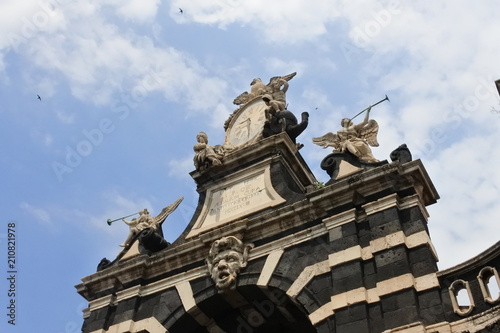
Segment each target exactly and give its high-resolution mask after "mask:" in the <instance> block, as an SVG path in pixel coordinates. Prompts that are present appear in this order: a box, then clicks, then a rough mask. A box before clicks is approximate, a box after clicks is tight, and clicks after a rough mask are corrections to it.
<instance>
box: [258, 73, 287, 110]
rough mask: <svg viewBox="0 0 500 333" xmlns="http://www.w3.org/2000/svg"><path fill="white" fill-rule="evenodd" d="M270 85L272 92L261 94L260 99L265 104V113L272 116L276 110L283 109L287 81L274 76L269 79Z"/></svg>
mask: <svg viewBox="0 0 500 333" xmlns="http://www.w3.org/2000/svg"><path fill="white" fill-rule="evenodd" d="M270 86H271V89H272V93H271V94H265V95H264V96H262V99H263V100H264V102H265V103H266V105H267V108H266V110H265V112H266V115H272V116H273V115H275V114H276V112H280V111H283V110H285V108H286V91H287V90H288V82H287V81H286V80H284V79H282V78H276V79H274V80H272V81H271V83H270ZM281 87H283V88H281ZM268 118H269V116H268Z"/></svg>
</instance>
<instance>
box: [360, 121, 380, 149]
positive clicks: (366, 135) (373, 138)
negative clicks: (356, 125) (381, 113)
mask: <svg viewBox="0 0 500 333" xmlns="http://www.w3.org/2000/svg"><path fill="white" fill-rule="evenodd" d="M359 135H360V137H361V138H362V139H365V140H366V142H367V143H368V144H369V145H370V146H372V147H378V141H377V135H378V123H377V122H376V121H375V120H373V119H370V120H368V123H366V125H365V126H363V127H362V128H361V129H360V131H359Z"/></svg>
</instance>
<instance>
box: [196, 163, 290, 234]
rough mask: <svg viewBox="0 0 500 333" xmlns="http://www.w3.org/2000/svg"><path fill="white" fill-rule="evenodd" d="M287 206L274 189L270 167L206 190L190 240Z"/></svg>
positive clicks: (247, 173)
mask: <svg viewBox="0 0 500 333" xmlns="http://www.w3.org/2000/svg"><path fill="white" fill-rule="evenodd" d="M283 202H285V199H283V198H282V197H281V196H280V195H279V194H278V193H277V192H276V191H275V190H274V188H273V186H272V184H271V177H270V171H269V165H267V166H264V167H261V168H260V169H257V170H254V171H253V172H248V171H247V172H246V173H245V174H244V175H240V176H236V175H235V176H234V178H231V179H228V180H227V181H225V182H223V183H221V184H217V185H215V186H214V187H213V188H210V189H208V190H207V196H206V199H205V204H204V206H203V209H202V212H201V214H200V217H199V218H198V220H197V221H196V223H195V224H194V226H193V229H191V231H190V232H189V234H188V236H187V237H191V236H194V235H197V234H199V233H200V232H203V231H205V230H208V229H212V228H214V227H217V226H220V225H222V224H225V223H227V222H230V221H234V220H237V219H241V218H244V217H245V216H247V215H249V214H252V213H255V212H258V211H259V210H262V209H265V208H269V207H273V206H276V205H279V204H281V203H283Z"/></svg>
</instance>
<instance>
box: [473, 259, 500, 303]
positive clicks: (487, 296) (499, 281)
mask: <svg viewBox="0 0 500 333" xmlns="http://www.w3.org/2000/svg"><path fill="white" fill-rule="evenodd" d="M477 279H478V281H479V286H480V287H481V292H482V293H483V297H484V300H485V301H486V302H488V303H492V304H493V303H496V302H497V301H499V300H500V277H499V276H498V272H497V270H496V268H495V267H490V266H487V267H484V268H483V269H482V270H481V271H480V272H479V275H478V276H477Z"/></svg>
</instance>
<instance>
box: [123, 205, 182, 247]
mask: <svg viewBox="0 0 500 333" xmlns="http://www.w3.org/2000/svg"><path fill="white" fill-rule="evenodd" d="M183 199H184V197H180V198H179V199H177V200H176V201H175V202H174V203H173V204H171V205H169V206H167V207H165V208H163V209H162V211H161V213H160V214H158V216H156V217H153V216H151V215H149V212H148V210H147V209H146V208H144V209H143V210H141V211H140V212H139V217H138V218H133V219H132V221H127V220H126V219H125V218H122V220H123V222H125V223H126V224H127V225H128V226H129V227H130V231H129V233H128V236H127V239H126V240H125V241H124V242H123V244H120V246H122V247H126V246H128V245H131V241H133V240H134V239H135V236H136V235H138V234H139V233H141V231H143V230H145V229H147V228H151V229H153V230H154V231H155V232H157V233H159V234H160V235H161V236H163V232H162V231H161V225H162V223H163V222H164V221H165V220H166V219H167V217H168V216H169V215H170V213H172V212H173V211H174V210H175V209H176V208H177V206H179V204H180V203H181V201H182V200H183Z"/></svg>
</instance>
